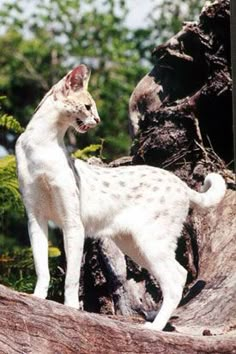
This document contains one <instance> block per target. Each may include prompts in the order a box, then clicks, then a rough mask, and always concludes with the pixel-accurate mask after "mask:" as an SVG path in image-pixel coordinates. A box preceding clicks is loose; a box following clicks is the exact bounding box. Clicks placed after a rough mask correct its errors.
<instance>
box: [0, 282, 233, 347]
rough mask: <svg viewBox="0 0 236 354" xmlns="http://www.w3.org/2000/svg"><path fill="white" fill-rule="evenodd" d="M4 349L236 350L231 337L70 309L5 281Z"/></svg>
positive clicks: (0, 329)
mask: <svg viewBox="0 0 236 354" xmlns="http://www.w3.org/2000/svg"><path fill="white" fill-rule="evenodd" d="M0 313H1V316H0V353H4V354H15V353H24V354H25V353H35V354H36V353H37V354H40V353H43V354H49V353H50V354H56V353H58V354H59V353H60V354H61V353H63V354H67V353H81V354H89V353H96V354H98V353H99V354H100V353H101V354H102V353H104V354H105V353H106V354H109V353H139V354H140V353H143V354H144V353H149V354H150V353H153V354H154V353H155V354H157V353H170V354H183V353H188V354H192V353H198V354H199V353H228V354H229V353H231V354H233V353H236V342H235V338H232V337H230V336H213V337H198V336H183V335H180V334H173V333H164V332H153V331H148V330H145V329H143V328H142V327H141V326H140V325H134V324H129V323H124V322H121V321H118V320H112V319H110V318H107V317H105V316H102V315H96V314H89V313H87V312H80V311H76V310H73V309H70V308H68V307H66V306H64V305H60V304H57V303H55V302H51V301H47V300H40V299H37V298H35V297H33V296H30V295H24V294H20V293H16V292H14V291H12V290H9V289H7V288H6V287H3V286H0Z"/></svg>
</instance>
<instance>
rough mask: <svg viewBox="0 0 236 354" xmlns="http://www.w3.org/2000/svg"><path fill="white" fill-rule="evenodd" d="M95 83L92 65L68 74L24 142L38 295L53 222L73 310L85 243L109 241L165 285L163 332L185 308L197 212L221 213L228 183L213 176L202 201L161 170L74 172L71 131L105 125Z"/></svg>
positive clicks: (77, 167)
mask: <svg viewBox="0 0 236 354" xmlns="http://www.w3.org/2000/svg"><path fill="white" fill-rule="evenodd" d="M88 80H89V70H88V69H87V67H86V66H85V65H80V66H78V67H77V68H75V69H74V70H73V71H71V72H70V73H68V74H67V75H66V76H65V77H64V78H63V79H62V80H61V81H59V83H57V84H56V85H55V86H53V88H52V89H51V90H50V91H49V92H48V93H47V94H46V96H45V97H44V99H43V100H42V102H41V103H40V105H39V107H38V109H37V110H36V112H35V114H34V116H33V118H32V120H31V121H30V123H29V125H28V126H27V128H26V131H25V132H24V133H23V134H22V135H21V136H20V138H19V139H18V141H17V145H16V157H17V166H18V176H19V182H20V189H21V192H22V196H23V200H24V204H25V207H26V210H27V214H28V220H29V221H28V225H29V235H30V240H31V245H32V250H33V256H34V262H35V268H36V273H37V284H36V287H35V291H34V294H35V295H36V296H38V297H41V298H46V296H47V291H48V286H49V279H50V275H49V269H48V236H47V231H48V220H52V221H54V222H55V223H56V224H57V225H58V226H59V227H60V228H61V229H62V231H63V235H64V246H65V252H66V257H67V271H66V280H65V304H66V305H69V306H72V307H75V308H78V307H79V301H78V288H79V276H80V265H81V258H82V253H83V245H84V237H85V235H86V236H91V237H100V238H101V237H109V238H110V239H111V240H113V241H114V242H115V243H116V245H118V247H119V248H120V249H121V250H122V251H123V252H124V253H125V254H127V255H128V256H130V257H131V258H132V259H133V260H134V261H135V262H137V263H138V264H139V265H141V266H142V267H144V268H146V269H148V270H149V272H150V273H151V274H152V275H153V276H154V277H155V278H156V279H157V280H158V282H159V284H160V286H161V289H162V293H163V303H162V306H161V309H160V311H159V313H158V315H157V317H156V318H155V320H154V322H153V323H152V324H149V327H151V328H153V329H156V330H161V329H163V328H164V326H165V325H166V323H167V321H168V319H169V318H170V316H171V314H172V313H173V311H174V310H175V308H176V307H177V306H178V303H179V301H180V299H181V296H182V291H183V287H184V284H185V281H186V275H187V272H186V270H185V269H184V268H183V267H182V266H181V265H180V264H179V263H178V262H177V261H176V260H175V250H176V243H177V239H178V237H179V236H180V234H181V230H182V226H183V223H184V221H185V218H186V216H187V214H188V209H189V205H190V203H193V204H198V205H200V206H201V207H210V206H213V205H216V204H217V203H219V202H220V200H221V199H222V198H223V196H224V194H225V189H226V187H225V183H224V180H223V178H222V177H221V176H220V175H218V174H215V173H211V174H209V175H208V176H207V177H206V179H205V182H204V191H205V193H202V194H201V193H198V192H195V191H193V190H191V189H190V188H189V187H188V186H187V185H186V184H185V183H184V182H182V181H181V180H180V179H179V178H177V177H176V176H175V175H173V174H172V173H169V172H167V171H164V170H162V169H159V168H154V167H150V166H128V167H116V168H107V167H99V166H91V165H89V164H87V163H85V162H83V161H80V160H76V161H75V163H74V165H73V162H72V161H71V160H70V158H69V156H68V153H67V151H66V148H65V146H64V142H63V139H64V135H65V133H66V131H67V129H68V128H69V127H70V126H73V127H74V128H75V130H76V131H78V132H79V133H84V132H86V131H87V130H88V129H90V128H93V127H95V126H96V125H97V123H99V121H100V119H99V116H98V113H97V109H96V105H95V102H94V101H93V99H92V97H91V96H90V94H89V93H88V91H87V85H88Z"/></svg>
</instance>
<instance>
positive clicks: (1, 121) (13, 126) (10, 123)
mask: <svg viewBox="0 0 236 354" xmlns="http://www.w3.org/2000/svg"><path fill="white" fill-rule="evenodd" d="M4 99H6V97H5V96H1V97H0V102H1V101H2V100H4ZM0 108H1V106H0ZM0 126H1V127H3V128H5V129H6V130H11V131H13V132H14V133H16V134H20V133H22V132H23V131H24V128H23V127H22V126H21V125H20V123H19V122H18V120H16V119H15V118H13V117H12V116H9V115H8V114H1V112H0Z"/></svg>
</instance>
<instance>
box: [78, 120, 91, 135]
mask: <svg viewBox="0 0 236 354" xmlns="http://www.w3.org/2000/svg"><path fill="white" fill-rule="evenodd" d="M76 124H77V127H76V128H77V129H76V130H78V132H79V133H86V132H87V131H88V130H89V129H90V127H89V125H86V124H84V123H83V122H82V120H80V119H79V118H76Z"/></svg>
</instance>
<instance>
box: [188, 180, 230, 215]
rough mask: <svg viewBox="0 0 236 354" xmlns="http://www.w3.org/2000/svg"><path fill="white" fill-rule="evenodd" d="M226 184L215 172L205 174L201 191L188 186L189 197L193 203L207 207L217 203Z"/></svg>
mask: <svg viewBox="0 0 236 354" xmlns="http://www.w3.org/2000/svg"><path fill="white" fill-rule="evenodd" d="M225 191H226V185H225V181H224V179H223V177H221V176H220V175H219V174H217V173H210V174H209V175H207V176H206V178H205V180H204V184H203V187H202V193H198V192H196V191H194V190H192V189H190V188H189V190H188V192H189V198H190V201H191V202H192V203H194V204H197V205H199V206H200V207H202V208H209V207H211V206H214V205H216V204H218V203H219V202H220V201H221V200H222V198H223V197H224V195H225Z"/></svg>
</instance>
